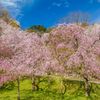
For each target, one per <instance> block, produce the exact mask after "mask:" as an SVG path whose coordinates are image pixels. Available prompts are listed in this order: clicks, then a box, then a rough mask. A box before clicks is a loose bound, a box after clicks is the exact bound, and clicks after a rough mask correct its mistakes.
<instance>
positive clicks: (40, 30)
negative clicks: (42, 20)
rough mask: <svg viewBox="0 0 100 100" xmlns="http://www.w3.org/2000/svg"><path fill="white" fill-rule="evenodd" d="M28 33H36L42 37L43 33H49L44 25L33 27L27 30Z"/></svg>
mask: <svg viewBox="0 0 100 100" xmlns="http://www.w3.org/2000/svg"><path fill="white" fill-rule="evenodd" d="M27 31H28V32H36V33H38V35H40V36H41V35H42V34H43V33H45V32H46V31H47V28H45V27H44V26H42V25H33V26H31V27H29V28H28V29H27Z"/></svg>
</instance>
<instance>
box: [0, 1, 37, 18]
mask: <svg viewBox="0 0 100 100" xmlns="http://www.w3.org/2000/svg"><path fill="white" fill-rule="evenodd" d="M34 1H35V0H0V5H1V6H2V7H3V8H5V9H7V10H8V11H9V12H10V13H11V15H13V17H15V18H16V17H17V16H18V15H20V16H21V15H22V12H21V9H22V7H23V6H24V5H26V4H28V3H33V2H34Z"/></svg>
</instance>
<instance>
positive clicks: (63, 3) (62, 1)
mask: <svg viewBox="0 0 100 100" xmlns="http://www.w3.org/2000/svg"><path fill="white" fill-rule="evenodd" d="M52 6H56V7H69V2H68V1H67V0H60V1H59V2H53V3H52Z"/></svg>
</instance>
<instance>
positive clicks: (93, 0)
mask: <svg viewBox="0 0 100 100" xmlns="http://www.w3.org/2000/svg"><path fill="white" fill-rule="evenodd" d="M94 2H96V3H100V0H89V3H91V4H93V3H94Z"/></svg>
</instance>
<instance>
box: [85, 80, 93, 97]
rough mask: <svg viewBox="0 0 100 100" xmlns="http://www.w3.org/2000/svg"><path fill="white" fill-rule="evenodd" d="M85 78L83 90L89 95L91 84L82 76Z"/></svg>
mask: <svg viewBox="0 0 100 100" xmlns="http://www.w3.org/2000/svg"><path fill="white" fill-rule="evenodd" d="M84 79H85V91H86V96H90V93H91V85H90V83H89V80H88V78H84Z"/></svg>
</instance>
